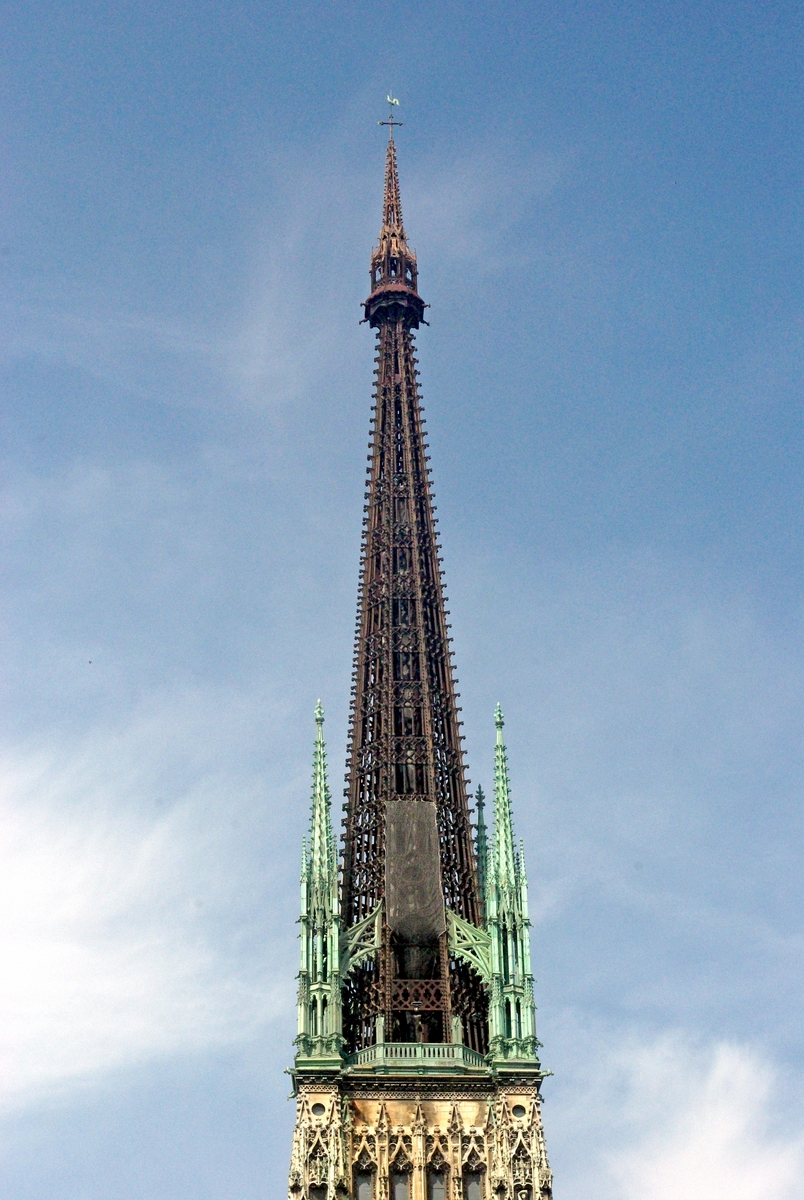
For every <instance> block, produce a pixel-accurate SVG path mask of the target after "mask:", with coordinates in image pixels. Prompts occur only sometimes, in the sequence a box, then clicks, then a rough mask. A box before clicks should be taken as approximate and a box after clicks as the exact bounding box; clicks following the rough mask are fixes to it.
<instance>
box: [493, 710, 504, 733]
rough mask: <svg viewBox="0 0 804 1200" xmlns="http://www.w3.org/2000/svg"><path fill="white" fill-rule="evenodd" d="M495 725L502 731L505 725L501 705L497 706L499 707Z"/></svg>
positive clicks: (495, 713)
mask: <svg viewBox="0 0 804 1200" xmlns="http://www.w3.org/2000/svg"><path fill="white" fill-rule="evenodd" d="M494 724H495V725H496V726H497V728H498V729H502V727H503V725H504V724H505V719H504V718H503V710H502V709H501V708H500V706H499V704H498V705H497V707H496V708H495V710H494Z"/></svg>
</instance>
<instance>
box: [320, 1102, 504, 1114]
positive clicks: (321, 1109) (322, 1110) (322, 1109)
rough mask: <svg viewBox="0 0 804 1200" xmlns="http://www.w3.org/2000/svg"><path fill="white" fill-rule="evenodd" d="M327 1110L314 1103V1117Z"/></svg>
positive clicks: (321, 1105)
mask: <svg viewBox="0 0 804 1200" xmlns="http://www.w3.org/2000/svg"><path fill="white" fill-rule="evenodd" d="M326 1111H327V1110H326V1109H325V1108H324V1105H323V1104H314V1105H313V1116H314V1117H323V1115H324V1113H325V1112H326ZM524 1111H525V1110H524V1108H523V1109H522V1112H523V1113H524Z"/></svg>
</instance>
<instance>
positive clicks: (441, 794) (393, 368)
mask: <svg viewBox="0 0 804 1200" xmlns="http://www.w3.org/2000/svg"><path fill="white" fill-rule="evenodd" d="M392 132H393V131H392ZM371 283H372V290H371V294H370V296H369V298H368V300H367V301H366V303H365V316H366V320H367V321H368V322H369V324H370V325H371V326H372V327H373V328H374V329H376V339H377V355H376V359H375V361H376V364H377V366H376V372H375V374H376V385H375V394H374V406H373V432H372V438H371V444H370V451H371V452H370V456H369V469H368V488H367V492H366V517H365V521H364V531H363V547H362V555H361V581H360V593H359V601H358V603H359V611H358V624H357V635H356V644H355V666H354V677H353V694H352V710H351V723H350V745H349V774H348V777H347V778H348V791H347V805H346V833H345V851H344V868H343V916H344V922H345V924H346V925H347V926H349V925H352V924H354V923H356V922H358V921H360V920H362V919H363V918H365V917H367V916H368V915H369V913H370V912H372V911H373V910H374V908H375V907H376V906H377V904H379V903H380V902H381V901H382V900H383V898H384V896H385V885H386V876H387V861H386V845H385V843H386V838H385V830H386V819H385V818H386V811H387V809H386V806H387V805H388V804H389V803H390V804H392V803H395V802H398V801H399V800H400V799H405V800H416V801H419V802H423V803H426V804H434V806H435V814H436V818H437V827H438V841H439V850H440V864H439V865H440V873H441V882H442V888H443V895H444V900H445V902H446V906H447V908H448V909H450V910H451V911H453V912H456V913H457V914H458V915H459V916H461V917H463V918H464V919H465V920H467V921H470V922H472V923H473V924H476V923H477V922H478V918H479V913H480V906H479V896H478V889H477V875H476V868H475V864H474V855H473V852H472V835H471V828H470V822H469V805H468V800H467V793H466V782H465V777H464V766H463V756H462V750H461V738H460V734H459V721H458V709H457V703H456V691H455V682H454V678H453V670H452V660H451V654H450V648H449V642H450V639H449V636H448V625H447V619H446V618H447V614H446V609H445V598H444V592H443V587H442V572H441V568H440V561H441V560H440V556H439V546H438V541H437V537H436V522H435V517H434V508H433V501H432V494H431V487H430V472H429V468H428V465H427V460H428V455H427V443H426V442H425V439H424V428H423V418H422V409H421V402H420V398H419V389H418V383H417V376H418V371H417V369H416V365H417V360H416V357H415V353H414V341H413V330H414V329H416V328H418V325H419V322H420V321H421V320H422V315H423V312H424V307H425V306H424V302H423V301H422V299H421V297H420V296H419V294H418V291H417V265H416V256H415V254H414V253H413V252H412V251H411V249H410V248H409V246H408V243H407V239H406V236H405V229H404V225H403V222H402V205H401V200H400V195H399V177H398V173H397V164H396V148H395V144H394V140H393V137H390V138H389V141H388V149H387V155H386V168H385V192H384V199H383V223H382V228H381V230H380V236H379V242H378V245H377V248H376V249H375V251H374V253H373V255H372V259H371ZM387 917H388V914H387V912H386V913H385V914H384V920H383V948H382V953H381V955H380V956H379V959H378V960H377V961H375V962H372V963H368V964H366V965H365V966H364V967H363V968H362V969H361V970H360V971H359V972H356V974H355V976H354V977H353V978H352V979H350V981H349V985H348V993H347V1002H346V1006H345V1016H346V1027H345V1035H346V1039H347V1044H348V1045H349V1047H350V1049H352V1050H353V1051H354V1050H358V1049H361V1048H363V1047H364V1046H366V1045H370V1044H372V1043H373V1042H374V1040H375V1036H376V1020H377V1018H378V1017H379V1018H381V1019H382V1020H383V1021H384V1022H385V1028H386V1030H387V1031H388V1032H389V1033H391V1032H393V1031H395V1030H396V1031H398V1030H399V1028H400V1026H405V1025H407V1024H409V1023H410V1020H411V1019H413V1018H415V1015H416V1013H419V1014H423V1013H425V1012H426V1013H428V1018H426V1019H427V1021H428V1026H429V1030H430V1033H431V1036H432V1039H433V1040H448V1033H447V1031H449V1029H450V1025H451V1021H452V1018H453V1017H455V1018H456V1019H460V1020H461V1021H462V1022H463V1024H464V1026H465V1033H466V1036H467V1039H468V1044H469V1045H472V1046H473V1047H474V1048H475V1049H477V1050H484V1049H485V1048H486V998H485V994H484V992H483V989H482V988H481V987H479V986H477V985H476V984H475V983H474V982H473V980H472V978H471V977H470V975H469V974H468V973H467V971H466V970H465V969H464V967H463V966H462V964H460V963H459V962H457V961H455V960H453V962H452V964H451V965H450V962H449V955H448V951H447V945H446V936H445V932H444V931H442V932H441V934H440V938H439V946H438V947H437V954H434V955H432V956H431V958H430V961H429V962H427V963H425V962H424V961H423V958H424V956H423V955H419V956H418V959H419V964H418V970H419V971H420V973H422V974H424V975H425V976H426V977H427V978H421V979H415V978H404V977H405V976H409V975H410V974H411V971H410V969H409V967H410V965H411V964H410V963H408V964H405V963H404V962H401V961H400V954H399V953H398V952H397V950H398V943H399V941H400V939H399V938H398V937H395V936H394V934H392V932H391V930H390V928H389V925H388V919H387ZM434 950H435V947H434ZM408 957H409V958H410V956H408ZM413 968H414V969H416V964H413ZM400 976H402V977H403V978H404V985H403V984H402V979H401V978H400ZM435 984H437V986H434V985H435ZM414 1006H415V1007H414ZM430 1014H432V1015H430ZM439 1027H440V1028H439ZM395 1036H396V1034H394V1040H395Z"/></svg>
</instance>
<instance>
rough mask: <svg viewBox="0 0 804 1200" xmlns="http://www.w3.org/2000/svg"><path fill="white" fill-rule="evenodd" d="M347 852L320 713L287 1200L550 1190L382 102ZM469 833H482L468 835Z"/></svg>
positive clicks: (522, 920) (537, 1073)
mask: <svg viewBox="0 0 804 1200" xmlns="http://www.w3.org/2000/svg"><path fill="white" fill-rule="evenodd" d="M389 105H390V115H389V119H388V121H387V122H381V124H386V125H388V126H389V138H388V145H387V147H386V150H385V181H384V188H383V208H382V224H381V228H380V234H379V238H378V241H377V245H376V247H375V249H374V251H373V253H372V256H371V291H370V294H369V297H368V299H367V300H366V301H365V318H366V321H367V322H368V324H369V325H370V327H371V328H372V329H373V330H374V334H375V339H376V341H375V347H376V357H375V364H376V369H375V372H374V374H375V383H374V400H373V407H372V427H371V433H370V443H369V450H370V453H369V467H368V480H367V487H366V496H365V500H366V503H365V505H364V510H363V511H364V517H363V536H362V545H361V557H360V585H359V591H358V613H357V628H356V635H355V654H354V670H353V676H352V697H351V708H350V718H349V745H348V757H347V776H346V781H347V787H346V804H345V806H344V808H345V819H344V836H343V857H342V861H341V871H340V889H339V872H338V864H337V857H336V853H335V843H334V837H333V833H332V820H331V801H330V792H329V786H328V783H327V768H326V751H325V747H324V714H323V711H322V709H321V706H320V704H319V705H318V706H317V707H316V712H315V723H316V732H315V746H314V751H313V789H312V808H311V815H310V831H309V835H308V837H307V839H306V841H305V848H304V850H303V853H302V878H301V920H300V927H301V934H300V938H301V968H300V971H299V1006H298V1013H299V1033H298V1036H297V1038H296V1047H297V1053H296V1058H295V1062H294V1066H293V1070H292V1071H291V1075H292V1077H293V1087H294V1093H295V1095H296V1100H297V1107H296V1128H295V1132H294V1137H293V1150H292V1156H291V1169H290V1179H289V1193H288V1195H289V1200H338V1198H342V1200H428V1198H429V1200H435V1198H442V1200H443V1198H445V1197H450V1198H452V1200H454V1198H456V1197H458V1196H460V1197H462V1198H463V1200H492V1196H493V1197H500V1198H504V1200H552V1176H551V1173H550V1168H549V1165H548V1162H547V1156H546V1152H545V1149H544V1137H543V1133H542V1126H541V1117H540V1111H539V1108H540V1101H539V1090H540V1087H541V1083H542V1080H543V1078H544V1075H545V1072H544V1071H543V1070H542V1068H541V1066H540V1063H539V1060H538V1058H537V1056H536V1050H537V1046H538V1043H537V1041H536V1036H535V1030H534V1004H533V979H532V976H531V974H530V946H529V921H528V904H527V880H526V878H525V864H524V854H523V851H522V849H521V847H520V848H519V849H518V850H517V849H516V847H515V843H514V833H513V819H512V813H511V795H510V785H509V779H508V762H507V755H506V748H505V742H504V740H503V717H502V712H501V710H500V708H499V706H498V708H497V712H496V714H495V722H496V733H497V736H496V744H495V749H494V796H493V811H494V833H493V836H492V835H491V834H490V832H487V829H486V821H485V815H484V796H483V792H482V789H480V788H478V789H477V793H476V802H477V825H476V829H475V830H474V831H473V829H472V825H471V823H470V809H469V790H468V782H467V780H466V777H465V770H464V761H463V745H462V743H463V738H462V736H461V732H460V726H461V723H460V721H459V715H460V708H459V707H458V699H459V697H458V693H457V691H456V681H455V675H454V670H453V661H452V651H451V649H450V643H451V640H452V639H451V638H450V636H449V624H448V615H449V614H448V611H447V608H446V596H445V593H444V577H443V572H442V559H441V550H440V546H439V542H438V538H437V535H436V519H435V506H434V504H433V493H432V486H431V479H430V467H429V465H428V462H429V454H428V452H427V449H428V447H427V442H426V440H425V429H424V420H423V416H422V405H421V399H420V395H419V382H418V376H419V372H418V369H417V359H416V355H415V346H414V340H413V339H414V331H415V330H416V329H417V328H418V327H419V325H420V324H422V323H423V317H422V314H423V312H424V308H425V304H424V301H423V300H422V298H421V296H420V295H419V290H418V268H417V264H416V256H415V254H414V253H413V251H412V250H411V249H410V246H409V245H408V241H407V236H406V233H405V228H404V225H403V223H402V204H401V197H400V187H399V175H398V170H397V158H396V150H397V148H396V144H395V141H394V133H395V131H396V128H397V127H398V125H399V122H398V121H397V120H396V119H395V117H394V112H395V111H396V106H397V101H396V100H394V99H393V97H392V96H389ZM473 832H474V835H475V836H474V838H473Z"/></svg>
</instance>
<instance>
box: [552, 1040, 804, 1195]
mask: <svg viewBox="0 0 804 1200" xmlns="http://www.w3.org/2000/svg"><path fill="white" fill-rule="evenodd" d="M564 1033H565V1034H566V1035H567V1037H568V1039H569V1041H570V1042H571V1043H572V1044H574V1046H575V1048H576V1050H577V1051H578V1054H577V1058H576V1059H575V1061H574V1063H573V1065H572V1076H573V1077H572V1079H571V1080H569V1081H566V1080H565V1081H564V1086H563V1088H562V1090H561V1096H560V1099H559V1103H558V1105H557V1106H553V1105H551V1103H550V1097H549V1089H548V1103H547V1107H546V1110H545V1114H546V1115H545V1119H546V1121H547V1125H548V1128H547V1133H548V1139H550V1138H551V1137H552V1141H553V1149H554V1158H555V1164H554V1165H555V1167H556V1169H557V1171H558V1173H559V1178H560V1179H561V1180H562V1192H563V1194H564V1195H565V1196H566V1197H567V1200H581V1198H582V1197H584V1196H588V1195H590V1194H594V1195H595V1196H598V1197H600V1200H671V1197H675V1196H677V1195H678V1190H679V1187H680V1186H682V1187H683V1194H684V1195H685V1196H688V1197H689V1198H690V1200H795V1198H796V1197H798V1196H800V1195H801V1194H802V1191H803V1190H804V1122H802V1120H801V1116H800V1114H799V1115H792V1116H791V1113H793V1114H796V1112H797V1109H796V1106H795V1105H791V1103H790V1100H791V1096H790V1091H789V1088H788V1086H787V1084H786V1082H785V1080H784V1078H783V1076H781V1075H780V1073H779V1071H778V1069H777V1067H776V1066H775V1065H774V1063H773V1062H772V1060H770V1059H769V1057H768V1056H767V1054H766V1053H764V1052H763V1051H762V1050H761V1049H760V1048H759V1047H757V1046H752V1045H749V1044H745V1043H732V1042H725V1041H717V1040H713V1041H708V1042H707V1041H703V1040H700V1039H695V1038H693V1037H690V1036H689V1035H686V1034H684V1033H682V1032H680V1031H676V1032H668V1033H665V1034H663V1035H661V1036H656V1037H653V1038H649V1037H644V1036H640V1035H639V1034H636V1033H633V1034H629V1033H627V1032H626V1031H622V1030H621V1031H619V1032H617V1031H614V1030H612V1029H603V1028H602V1027H601V1026H600V1025H599V1024H595V1026H594V1032H593V1033H592V1031H591V1030H590V1028H589V1026H588V1025H586V1027H585V1028H582V1027H581V1025H580V1024H579V1025H578V1026H577V1027H576V1025H575V1023H574V1021H572V1020H570V1021H569V1024H568V1026H567V1028H566V1029H565V1030H564ZM548 1144H550V1143H549V1141H548Z"/></svg>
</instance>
